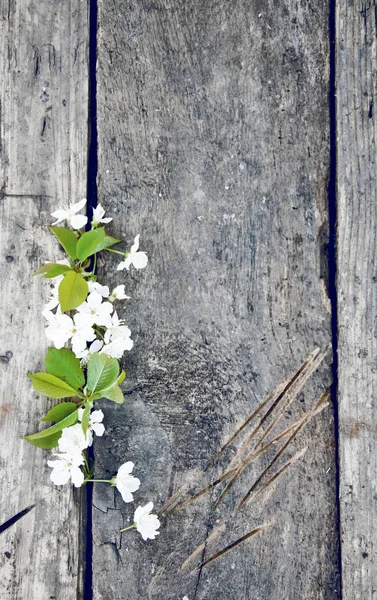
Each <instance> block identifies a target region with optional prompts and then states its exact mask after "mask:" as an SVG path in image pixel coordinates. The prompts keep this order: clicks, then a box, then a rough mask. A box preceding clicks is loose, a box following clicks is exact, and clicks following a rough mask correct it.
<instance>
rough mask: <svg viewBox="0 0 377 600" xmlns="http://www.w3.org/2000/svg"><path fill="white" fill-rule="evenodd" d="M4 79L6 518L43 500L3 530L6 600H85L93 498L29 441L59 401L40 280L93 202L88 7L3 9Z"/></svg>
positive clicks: (1, 511) (0, 200) (1, 505)
mask: <svg viewBox="0 0 377 600" xmlns="http://www.w3.org/2000/svg"><path fill="white" fill-rule="evenodd" d="M0 6H1V10H0V78H1V91H0V93H1V121H0V127H1V151H0V159H1V196H0V213H1V230H0V247H1V251H0V261H1V271H2V285H1V290H0V297H1V301H0V303H1V342H0V354H1V356H2V358H1V362H0V370H1V380H0V390H1V409H0V410H1V413H0V414H1V419H0V428H1V433H0V435H1V440H2V444H1V449H0V456H1V474H2V485H1V490H0V523H4V522H6V521H7V520H8V519H10V518H12V517H13V516H15V515H17V514H18V513H20V512H21V511H22V510H23V509H25V508H27V507H29V506H31V505H34V508H33V509H32V510H31V511H30V512H29V513H28V514H27V515H26V516H23V517H22V518H21V519H20V520H18V521H17V523H15V524H13V525H12V526H11V527H9V528H7V529H6V530H5V531H3V532H2V533H1V534H0V568H1V577H0V596H1V598H2V599H4V600H10V599H12V600H16V599H25V598H30V599H32V598H45V599H47V598H58V599H59V600H68V599H69V600H71V599H74V598H75V599H76V598H79V597H81V591H82V586H83V581H82V572H81V567H82V556H81V555H80V552H82V547H81V546H82V544H81V542H80V539H79V536H80V535H81V533H79V527H80V521H81V518H82V515H81V513H82V510H83V508H84V504H82V498H81V497H80V496H79V495H75V497H74V498H73V497H72V493H71V492H70V490H69V489H68V488H65V489H58V488H55V487H54V486H53V485H52V484H51V482H50V480H49V471H50V469H49V468H48V467H47V464H46V458H47V455H48V453H47V452H43V451H42V450H39V449H36V448H34V447H32V446H30V445H29V444H28V443H27V442H26V441H22V440H21V437H22V436H23V435H25V434H26V433H31V432H33V431H35V430H37V428H38V427H39V419H40V417H41V416H42V415H43V414H44V413H45V411H46V408H47V407H48V405H49V402H48V401H47V400H46V399H45V398H43V399H42V398H41V397H40V396H38V395H37V394H36V393H34V392H33V390H32V387H31V384H30V381H29V380H28V378H27V377H26V372H27V371H29V370H30V371H33V370H34V371H35V370H39V369H40V368H41V367H43V360H44V355H45V350H46V345H47V344H46V340H45V335H44V322H43V318H42V309H43V304H44V303H45V302H46V301H47V298H48V295H49V287H48V285H46V282H44V283H43V282H42V281H41V280H40V279H39V278H34V279H32V274H33V272H34V271H35V270H36V268H37V267H38V266H39V265H40V264H41V262H42V261H43V260H46V259H51V258H54V257H56V258H57V257H59V250H58V248H57V245H56V243H55V242H54V241H53V240H52V239H51V234H49V232H48V230H47V225H48V224H50V223H51V216H50V212H51V210H52V209H53V208H54V207H57V206H58V205H59V204H61V203H63V202H67V201H68V200H71V199H74V198H80V197H83V196H85V188H86V160H87V45H88V44H87V38H88V26H87V7H86V6H85V4H84V3H76V2H63V3H62V2H60V1H58V0H48V1H46V2H43V3H40V2H35V1H32V0H21V1H19V2H14V1H13V0H9V2H6V1H4V2H1V3H0Z"/></svg>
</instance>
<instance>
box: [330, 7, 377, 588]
mask: <svg viewBox="0 0 377 600" xmlns="http://www.w3.org/2000/svg"><path fill="white" fill-rule="evenodd" d="M337 6H338V8H337V136H338V278H337V289H338V314H339V316H338V323H339V431H340V433H339V446H340V502H341V519H342V520H341V533H342V563H343V568H342V579H343V598H344V600H361V599H362V600H369V599H371V598H375V594H376V590H377V560H376V538H377V518H376V498H377V496H376V468H377V435H376V401H375V388H376V383H377V375H376V358H375V357H376V353H377V343H376V317H375V315H376V306H377V290H376V272H375V271H376V269H375V262H376V222H377V201H376V200H377V198H376V147H375V145H376V113H375V106H376V103H375V92H376V74H377V73H376V58H375V57H376V20H375V18H376V6H375V4H374V3H372V2H361V3H359V4H358V3H353V2H348V1H345V0H342V1H341V2H338V3H337Z"/></svg>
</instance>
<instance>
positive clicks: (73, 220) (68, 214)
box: [51, 198, 88, 229]
mask: <svg viewBox="0 0 377 600" xmlns="http://www.w3.org/2000/svg"><path fill="white" fill-rule="evenodd" d="M85 204H86V198H83V199H82V200H80V202H76V204H68V206H64V207H63V208H62V209H59V210H56V211H55V212H53V213H51V216H52V217H54V218H55V219H56V221H55V222H54V223H53V225H57V224H58V223H61V222H62V221H67V223H68V225H70V226H71V227H73V229H81V228H82V227H84V226H85V225H86V224H87V222H88V217H86V216H85V215H77V214H76V213H78V212H80V210H82V209H83V208H84V206H85Z"/></svg>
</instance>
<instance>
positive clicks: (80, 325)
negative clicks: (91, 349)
mask: <svg viewBox="0 0 377 600" xmlns="http://www.w3.org/2000/svg"><path fill="white" fill-rule="evenodd" d="M110 306H111V305H110ZM43 316H44V317H45V319H47V321H48V323H49V325H48V326H47V327H46V337H47V339H48V340H50V341H51V342H53V343H54V346H55V348H63V346H64V344H65V343H66V342H68V340H69V339H71V344H72V350H73V352H74V353H75V354H76V355H79V354H80V353H82V352H83V351H84V350H85V349H86V343H87V342H92V341H93V340H94V339H95V337H96V334H95V331H94V329H93V327H92V319H91V317H90V315H88V314H85V313H82V314H80V313H77V314H76V315H75V316H74V317H73V320H72V319H71V317H69V316H68V315H64V314H61V313H57V314H56V315H54V313H52V312H50V311H48V310H45V311H43Z"/></svg>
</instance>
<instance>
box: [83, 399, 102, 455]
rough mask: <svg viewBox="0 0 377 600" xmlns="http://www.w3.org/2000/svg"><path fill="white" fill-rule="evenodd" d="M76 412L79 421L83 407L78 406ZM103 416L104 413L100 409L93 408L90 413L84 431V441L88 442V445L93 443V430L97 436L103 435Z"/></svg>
mask: <svg viewBox="0 0 377 600" xmlns="http://www.w3.org/2000/svg"><path fill="white" fill-rule="evenodd" d="M77 412H78V418H79V421H80V423H81V421H82V415H83V413H84V409H83V408H82V407H80V408H79V409H78V411H77ZM103 417H104V414H103V412H102V410H93V411H92V412H91V413H90V420H89V424H88V430H87V432H86V441H87V442H88V446H91V445H92V444H93V432H94V433H95V434H96V435H98V436H99V437H101V436H103V434H104V433H105V426H104V425H103V423H102V421H103Z"/></svg>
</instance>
